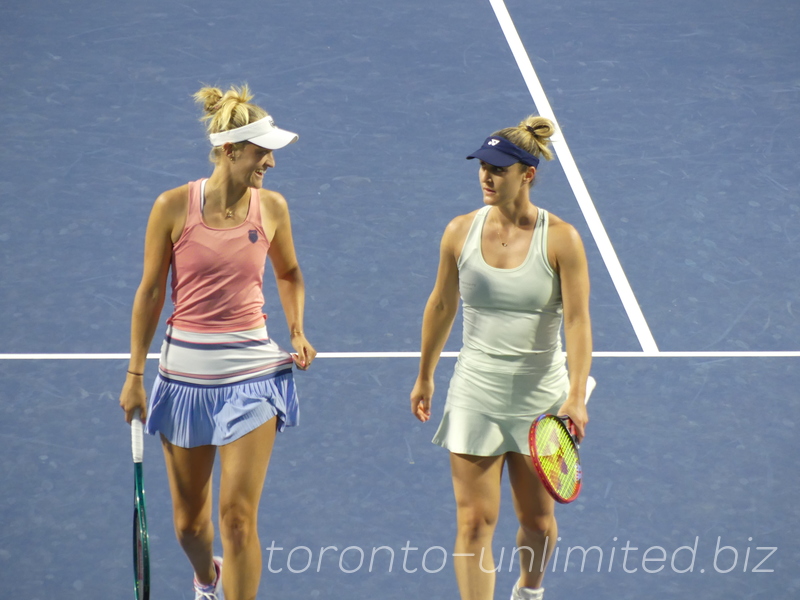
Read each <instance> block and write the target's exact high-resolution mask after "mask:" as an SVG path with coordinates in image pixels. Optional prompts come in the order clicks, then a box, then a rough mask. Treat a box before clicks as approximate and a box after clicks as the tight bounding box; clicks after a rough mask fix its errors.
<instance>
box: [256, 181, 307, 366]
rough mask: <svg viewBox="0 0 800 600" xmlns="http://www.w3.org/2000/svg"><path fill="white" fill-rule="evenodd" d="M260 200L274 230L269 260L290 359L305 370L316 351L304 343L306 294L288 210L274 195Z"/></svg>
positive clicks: (263, 196) (264, 193)
mask: <svg viewBox="0 0 800 600" xmlns="http://www.w3.org/2000/svg"><path fill="white" fill-rule="evenodd" d="M262 198H263V200H264V201H263V202H262V206H264V207H265V208H266V209H267V214H268V215H269V218H270V220H271V223H272V226H273V227H274V235H273V236H272V240H271V242H270V248H269V257H270V261H271V262H272V270H273V272H274V273H275V282H276V284H277V287H278V296H279V298H280V300H281V306H282V307H283V312H284V314H285V315H286V323H287V325H288V326H289V333H290V335H291V339H292V346H293V347H294V349H295V350H296V351H297V354H296V355H295V356H294V359H295V363H296V364H297V366H298V367H299V368H300V369H303V370H305V369H308V367H309V366H311V363H312V362H313V360H314V357H315V356H316V355H317V351H316V350H315V349H314V347H313V346H312V345H311V344H310V343H309V341H308V340H307V339H306V336H305V332H304V330H303V318H304V313H305V299H306V290H305V284H304V282H303V273H302V272H301V271H300V265H299V263H298V262H297V255H296V253H295V250H294V240H293V238H292V223H291V219H290V217H289V207H288V205H287V204H286V200H285V199H284V198H283V196H281V195H280V194H278V193H276V192H269V191H264V192H262Z"/></svg>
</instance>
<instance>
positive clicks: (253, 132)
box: [208, 116, 300, 150]
mask: <svg viewBox="0 0 800 600" xmlns="http://www.w3.org/2000/svg"><path fill="white" fill-rule="evenodd" d="M299 137H300V136H299V135H297V134H296V133H292V132H291V131H286V130H285V129H280V128H279V127H275V121H273V120H272V117H270V116H266V117H264V118H263V119H259V120H258V121H255V122H253V123H249V124H247V125H244V126H242V127H237V128H236V129H229V130H227V131H220V132H219V133H212V134H210V135H209V136H208V139H209V140H211V145H212V146H222V145H223V144H225V143H228V142H230V143H231V144H235V143H237V142H250V143H251V144H255V145H256V146H261V147H262V148H266V149H267V150H278V149H279V148H283V147H284V146H288V145H289V144H292V143H294V142H296V141H297V139H298V138H299Z"/></svg>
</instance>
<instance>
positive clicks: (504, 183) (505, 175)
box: [478, 161, 536, 206]
mask: <svg viewBox="0 0 800 600" xmlns="http://www.w3.org/2000/svg"><path fill="white" fill-rule="evenodd" d="M535 175H536V168H535V167H529V166H526V165H523V164H522V163H515V164H513V165H511V166H510V167H495V166H494V165H490V164H489V163H487V162H484V161H481V168H480V171H478V180H479V181H480V184H481V190H482V191H483V202H484V204H489V205H491V206H498V205H502V204H506V203H508V202H513V201H514V200H516V199H517V198H520V197H522V198H524V199H527V197H528V190H529V188H530V182H531V181H533V178H534V176H535Z"/></svg>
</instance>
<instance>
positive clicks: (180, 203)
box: [155, 184, 189, 212]
mask: <svg viewBox="0 0 800 600" xmlns="http://www.w3.org/2000/svg"><path fill="white" fill-rule="evenodd" d="M188 203H189V185H188V184H184V185H182V186H180V187H176V188H172V189H171V190H167V191H166V192H162V193H161V194H160V195H159V196H158V198H156V202H155V206H156V207H158V208H159V209H161V210H166V211H169V212H171V211H174V210H180V209H183V210H186V206H187V204H188Z"/></svg>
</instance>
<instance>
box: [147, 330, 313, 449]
mask: <svg viewBox="0 0 800 600" xmlns="http://www.w3.org/2000/svg"><path fill="white" fill-rule="evenodd" d="M299 413H300V407H299V402H298V399H297V392H296V390H295V385H294V375H293V373H292V359H291V355H290V354H289V353H287V352H286V351H284V350H282V349H280V348H279V347H278V346H277V344H275V342H273V341H272V340H270V339H269V337H268V336H267V334H266V329H265V328H260V329H257V330H252V331H248V332H235V333H232V334H198V333H193V332H183V331H179V330H176V329H174V328H172V327H170V329H169V330H168V332H167V337H166V339H165V341H164V344H163V345H162V349H161V359H160V361H159V374H158V376H157V377H156V380H155V383H154V384H153V390H152V393H151V394H150V402H149V408H148V414H147V423H146V425H145V431H146V432H147V433H150V434H152V435H155V434H156V433H160V434H162V435H163V436H164V437H165V438H166V439H167V440H168V441H169V442H170V443H171V444H173V445H175V446H180V447H182V448H194V447H196V446H206V445H213V446H222V445H225V444H229V443H231V442H233V441H235V440H237V439H239V438H240V437H242V436H244V435H246V434H247V433H249V432H251V431H253V430H254V429H256V428H257V427H260V426H261V425H263V424H264V423H266V422H267V421H269V420H270V419H272V418H273V417H277V418H278V422H277V428H278V431H283V430H284V429H285V428H286V427H292V426H295V425H297V424H298V421H299V416H300V415H299Z"/></svg>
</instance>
